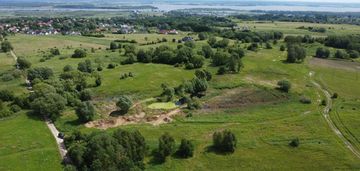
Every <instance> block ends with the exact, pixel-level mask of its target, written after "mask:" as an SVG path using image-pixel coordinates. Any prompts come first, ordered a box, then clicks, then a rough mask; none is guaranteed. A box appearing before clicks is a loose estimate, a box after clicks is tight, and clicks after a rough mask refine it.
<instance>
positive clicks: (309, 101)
mask: <svg viewBox="0 0 360 171" xmlns="http://www.w3.org/2000/svg"><path fill="white" fill-rule="evenodd" d="M300 102H301V103H303V104H311V99H310V98H308V97H301V98H300Z"/></svg>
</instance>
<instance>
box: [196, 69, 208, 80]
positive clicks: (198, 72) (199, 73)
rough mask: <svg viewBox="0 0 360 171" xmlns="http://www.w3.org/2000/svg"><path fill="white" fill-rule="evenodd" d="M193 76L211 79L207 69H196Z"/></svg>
mask: <svg viewBox="0 0 360 171" xmlns="http://www.w3.org/2000/svg"><path fill="white" fill-rule="evenodd" d="M195 76H196V77H197V78H199V79H205V80H206V81H210V80H211V79H212V74H211V73H210V72H209V71H207V70H205V69H204V70H196V71H195Z"/></svg>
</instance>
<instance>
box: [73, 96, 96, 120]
mask: <svg viewBox="0 0 360 171" xmlns="http://www.w3.org/2000/svg"><path fill="white" fill-rule="evenodd" d="M75 113H76V115H77V117H78V119H79V120H80V121H81V122H89V121H92V120H94V118H95V115H96V111H95V107H94V106H93V105H92V104H91V103H90V102H88V101H87V102H83V103H81V104H80V105H79V106H77V108H76V110H75Z"/></svg>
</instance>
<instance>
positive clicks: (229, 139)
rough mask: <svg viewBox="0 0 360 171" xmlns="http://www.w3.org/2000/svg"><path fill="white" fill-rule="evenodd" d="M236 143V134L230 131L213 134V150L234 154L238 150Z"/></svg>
mask: <svg viewBox="0 0 360 171" xmlns="http://www.w3.org/2000/svg"><path fill="white" fill-rule="evenodd" d="M236 143H237V140H236V137H235V134H234V133H232V132H231V131H229V130H224V131H222V132H214V134H213V148H214V149H215V150H216V151H220V152H230V153H233V152H234V151H235V149H236Z"/></svg>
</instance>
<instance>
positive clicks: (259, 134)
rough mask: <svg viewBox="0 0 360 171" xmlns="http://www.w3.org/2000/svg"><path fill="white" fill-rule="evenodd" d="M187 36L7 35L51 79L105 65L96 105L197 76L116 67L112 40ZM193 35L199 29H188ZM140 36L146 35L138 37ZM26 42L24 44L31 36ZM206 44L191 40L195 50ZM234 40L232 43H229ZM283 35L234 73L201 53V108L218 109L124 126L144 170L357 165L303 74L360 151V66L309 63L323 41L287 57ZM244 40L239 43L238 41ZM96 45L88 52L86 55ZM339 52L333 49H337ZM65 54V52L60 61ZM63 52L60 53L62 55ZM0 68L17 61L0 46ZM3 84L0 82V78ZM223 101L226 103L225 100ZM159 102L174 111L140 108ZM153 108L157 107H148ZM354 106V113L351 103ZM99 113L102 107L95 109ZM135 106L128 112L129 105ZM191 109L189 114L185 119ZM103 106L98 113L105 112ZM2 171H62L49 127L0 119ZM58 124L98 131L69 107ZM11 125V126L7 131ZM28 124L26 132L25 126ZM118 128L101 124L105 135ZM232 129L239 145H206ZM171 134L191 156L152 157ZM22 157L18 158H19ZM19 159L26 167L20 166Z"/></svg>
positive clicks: (162, 68) (272, 25)
mask: <svg viewBox="0 0 360 171" xmlns="http://www.w3.org/2000/svg"><path fill="white" fill-rule="evenodd" d="M243 24H245V25H248V26H249V27H251V28H253V29H254V30H256V31H268V30H276V31H282V32H284V33H285V34H299V35H303V34H311V35H316V36H326V35H328V34H351V33H356V32H357V31H360V29H359V28H358V26H349V25H323V24H315V25H314V24H312V23H287V22H269V23H259V22H241V21H239V25H243ZM300 26H305V27H308V26H316V27H327V28H329V27H331V28H332V29H329V30H328V31H327V32H326V33H313V32H309V31H306V30H300V29H296V28H297V27H300ZM188 34H189V33H187V32H183V33H180V34H179V35H158V34H154V33H152V34H130V35H113V34H106V36H105V37H104V38H91V37H82V36H60V35H57V36H29V35H22V34H18V35H16V36H10V37H9V40H10V41H11V42H12V44H13V45H14V48H15V53H16V54H17V55H18V56H24V57H26V58H27V59H29V60H30V61H31V62H32V64H33V67H39V66H47V67H50V68H52V69H53V70H54V72H55V75H56V76H58V75H59V74H60V73H61V72H62V69H63V67H64V66H65V65H71V66H73V67H74V68H76V67H77V64H78V63H79V62H81V61H84V60H85V59H90V60H91V61H92V62H94V63H95V64H96V65H101V66H103V68H104V70H103V71H101V72H100V75H101V76H102V78H103V80H102V85H101V86H100V87H93V88H91V90H92V91H93V92H94V93H95V96H96V99H95V100H96V103H104V104H106V103H108V102H109V101H112V100H113V99H116V97H118V96H119V95H123V94H125V95H130V96H131V97H132V98H133V99H134V101H135V102H141V101H143V100H146V99H148V98H152V97H155V96H157V95H159V94H160V93H161V91H162V89H161V86H160V85H161V84H162V83H167V84H168V85H170V86H172V87H174V86H177V85H179V84H180V83H182V82H183V81H185V80H190V79H192V78H193V77H194V70H185V69H184V68H181V67H174V66H170V65H163V64H152V63H150V64H142V63H136V64H132V65H120V62H121V61H122V60H124V59H126V58H125V56H124V55H123V54H122V53H119V52H118V51H115V52H112V51H109V50H106V48H107V47H108V46H109V44H110V42H111V41H113V40H119V39H128V40H136V42H137V44H136V45H137V48H138V49H142V48H144V49H146V48H150V47H156V46H159V45H162V44H166V45H169V46H171V47H174V48H175V47H176V46H177V45H178V43H173V42H172V39H180V38H182V37H184V36H187V35H188ZM192 36H194V37H196V36H197V35H192ZM145 37H147V38H146V39H145ZM162 38H166V39H167V40H168V42H163V43H158V44H155V45H140V44H143V43H147V42H151V41H157V39H160V40H161V39H162ZM29 42H31V43H29ZM205 43H206V41H196V48H195V49H196V50H199V49H200V48H201V46H202V45H204V44H205ZM231 43H233V41H232V42H231ZM284 44H285V43H284V42H283V41H279V43H278V44H276V45H272V49H265V48H264V47H261V48H260V49H259V50H258V51H257V52H251V51H246V55H245V57H244V58H243V63H244V66H245V67H244V68H243V70H242V71H241V72H240V73H239V74H226V75H216V72H217V69H218V67H213V66H211V65H210V59H207V60H206V62H205V63H206V65H205V66H204V68H206V69H207V70H209V71H210V72H211V73H212V74H213V79H212V81H210V82H209V85H210V86H209V90H208V92H207V96H205V97H204V98H203V99H201V103H202V105H203V106H217V105H218V106H220V107H218V108H211V107H209V109H206V108H204V109H200V110H196V111H187V110H186V111H184V112H182V113H181V114H180V115H177V116H176V117H175V118H174V121H173V122H171V123H168V124H162V125H159V126H153V125H150V124H142V123H140V124H133V125H126V126H121V128H123V129H126V130H135V129H136V130H139V131H140V132H141V133H142V135H143V136H144V137H145V139H146V143H147V144H148V145H149V150H150V152H149V154H148V155H147V157H146V160H145V163H146V165H145V167H146V169H147V170H170V169H171V170H239V169H241V170H359V169H360V162H359V159H358V158H356V156H354V155H353V154H352V153H351V152H350V151H349V150H348V149H347V148H346V147H345V145H344V144H343V142H342V141H341V140H340V139H338V137H337V136H336V135H335V134H334V133H333V132H332V130H331V129H330V128H329V126H328V124H327V123H326V121H325V119H324V118H323V116H322V115H321V111H322V110H323V106H321V105H320V101H321V100H322V99H323V98H324V97H323V95H322V94H321V92H319V91H318V90H317V89H316V88H315V87H314V86H313V85H312V84H311V79H312V78H311V77H310V75H309V73H310V72H311V71H314V72H315V78H314V79H315V80H316V81H317V82H319V83H321V84H322V85H323V86H324V87H325V88H326V89H328V90H329V91H330V92H332V93H334V92H336V93H338V94H339V98H338V99H334V103H335V106H334V109H333V110H332V112H331V113H330V115H331V117H332V118H333V119H334V121H335V122H336V124H337V125H338V127H339V128H340V130H342V131H344V135H345V136H347V137H348V139H349V140H351V142H353V143H354V144H355V145H356V146H357V147H358V148H359V147H360V145H359V144H360V141H358V139H360V137H359V136H360V135H359V129H360V127H359V126H358V124H357V121H359V120H360V118H359V116H358V115H357V113H358V110H360V107H359V99H358V97H359V95H360V91H359V89H358V85H359V83H360V78H359V79H358V74H359V72H355V71H349V70H346V69H341V68H329V67H323V66H319V65H317V64H316V63H312V62H311V60H312V56H313V55H314V54H315V51H316V48H317V47H321V46H322V45H321V44H318V43H315V44H312V45H305V47H306V49H307V58H306V60H305V61H304V63H296V64H288V63H286V62H284V60H285V59H286V55H287V53H286V52H283V51H280V50H279V49H280V46H281V45H284ZM244 46H246V44H244ZM53 47H57V48H59V49H60V52H61V55H60V56H58V57H54V58H51V59H49V60H46V61H44V62H40V59H41V58H42V56H43V55H44V54H46V53H48V51H49V49H50V48H53ZM76 48H85V49H87V50H88V52H89V53H88V57H86V58H85V59H74V58H70V55H71V54H72V53H73V51H74V50H75V49H76ZM91 48H94V49H95V52H90V49H91ZM335 50H336V49H331V51H332V52H334V51H335ZM61 57H62V58H61ZM60 58H61V59H60ZM0 60H1V61H5V62H2V63H0V66H1V68H0V72H5V71H6V70H8V69H11V68H12V67H13V65H14V61H13V59H12V57H11V56H10V55H9V54H3V53H0ZM109 63H116V64H118V66H117V67H116V68H114V69H108V68H106V66H107V65H108V64H109ZM129 72H131V73H133V74H134V77H132V78H127V79H123V80H122V79H120V76H121V74H124V73H129ZM284 79H286V80H289V81H290V82H291V83H292V89H291V91H290V93H288V94H286V93H281V92H279V91H278V90H276V87H277V85H276V84H277V82H278V81H279V80H284ZM1 83H2V82H1ZM21 83H22V79H17V80H13V81H11V82H7V83H6V84H1V85H0V89H3V88H9V87H11V89H12V90H16V89H19V90H22V91H23V90H24V87H23V85H22V84H21ZM302 97H308V98H310V99H311V101H312V103H311V104H302V103H300V102H299V100H300V99H301V98H302ZM222 101H225V102H229V103H231V105H229V106H228V107H221V106H224V103H220V102H222ZM159 106H161V107H162V108H164V110H165V111H170V110H173V107H174V106H172V105H169V104H156V103H155V104H153V105H151V104H146V107H145V108H146V109H144V110H145V111H148V110H149V111H151V110H155V109H156V108H158V107H159ZM153 108H155V109H153ZM354 108H355V110H354ZM98 111H101V109H99V110H98ZM131 113H134V111H131ZM189 113H191V115H192V116H191V117H187V116H188V114H189ZM103 115H107V114H106V113H100V114H99V116H97V118H98V119H99V118H102V117H103ZM0 124H1V127H0V134H1V135H4V136H0V159H2V160H0V170H9V168H11V169H12V170H24V169H25V168H26V169H25V170H44V168H46V169H49V168H50V169H51V170H61V165H60V156H59V154H58V152H57V148H56V144H55V141H54V138H53V137H52V136H51V134H50V132H49V131H48V130H47V128H46V125H45V124H44V123H43V122H42V121H40V120H37V119H36V118H32V117H30V116H29V115H26V114H25V113H21V114H19V115H18V116H16V117H14V118H9V119H6V120H3V121H0ZM55 124H56V126H57V127H58V129H59V130H61V131H62V132H64V133H65V134H70V133H71V132H72V131H74V130H80V131H82V132H84V133H90V132H92V131H98V130H97V129H95V128H86V127H85V126H84V125H83V124H79V122H78V121H77V117H76V115H75V113H74V111H73V110H72V109H66V110H65V111H64V112H63V114H62V116H61V117H60V118H59V119H58V120H57V121H56V122H55ZM14 125H15V126H16V130H15V129H14ZM27 128H32V129H27ZM114 129H115V128H110V129H107V130H106V131H108V132H112V131H114ZM225 129H229V130H231V131H232V132H233V133H234V134H235V135H236V137H237V140H238V143H237V150H236V151H235V153H233V154H229V155H224V154H218V153H216V152H213V151H211V148H210V146H211V144H212V134H213V132H215V131H220V130H225ZM164 132H169V133H170V134H171V135H172V136H173V137H174V138H175V140H176V142H177V145H179V143H180V140H181V139H182V138H187V139H190V140H191V141H192V142H193V143H194V144H195V154H194V157H192V158H189V159H179V158H177V157H175V156H173V157H170V158H169V159H168V160H167V161H166V162H165V163H164V164H159V163H156V162H154V160H153V158H152V155H151V154H150V153H151V151H152V150H154V149H156V148H157V145H158V137H160V136H161V135H162V134H163V133H164ZM294 138H299V139H300V146H299V147H298V148H293V147H290V146H289V142H290V141H291V140H292V139H294ZM19 157H21V158H23V160H18V158H19ZM24 161H25V164H23V163H24Z"/></svg>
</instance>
